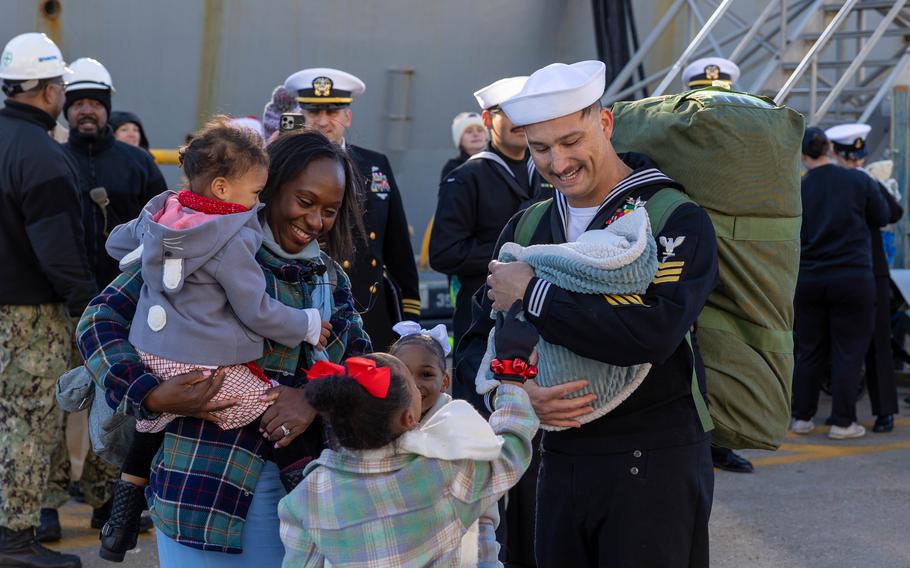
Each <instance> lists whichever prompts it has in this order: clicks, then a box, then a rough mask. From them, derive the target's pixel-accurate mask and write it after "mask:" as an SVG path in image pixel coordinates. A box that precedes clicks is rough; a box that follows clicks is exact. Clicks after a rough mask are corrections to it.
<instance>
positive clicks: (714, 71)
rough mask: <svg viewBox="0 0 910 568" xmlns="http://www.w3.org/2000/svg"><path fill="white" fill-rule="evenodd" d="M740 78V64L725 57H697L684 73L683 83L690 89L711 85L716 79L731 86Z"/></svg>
mask: <svg viewBox="0 0 910 568" xmlns="http://www.w3.org/2000/svg"><path fill="white" fill-rule="evenodd" d="M738 80H739V66H738V65H737V64H736V63H733V62H732V61H730V60H729V59H724V58H723V57H702V58H701V59H696V60H695V61H693V62H692V63H690V64H689V65H687V66H686V68H685V69H684V70H683V73H682V82H683V85H685V86H686V87H688V88H690V89H697V88H699V87H710V86H711V85H713V84H714V82H715V81H720V82H722V83H726V86H727V87H728V88H729V87H731V86H733V83H735V82H736V81H738Z"/></svg>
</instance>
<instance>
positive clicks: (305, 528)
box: [278, 302, 539, 568]
mask: <svg viewBox="0 0 910 568" xmlns="http://www.w3.org/2000/svg"><path fill="white" fill-rule="evenodd" d="M519 310H520V302H516V304H515V306H513V308H512V309H511V310H510V311H509V313H508V314H507V315H506V316H503V314H501V313H500V314H499V317H498V320H497V324H496V328H497V334H496V349H497V356H498V357H499V359H498V361H503V362H506V363H507V364H506V365H505V366H504V368H506V369H509V370H510V372H514V369H526V368H527V367H528V365H527V363H528V361H529V360H530V357H531V353H532V351H533V350H534V346H535V345H536V344H537V340H538V336H537V331H536V330H535V329H534V327H533V326H532V325H531V324H529V323H527V322H523V321H520V320H518V319H517V318H516V314H517V313H518V311H519ZM307 376H308V379H309V383H308V384H307V386H306V390H305V394H306V397H307V400H308V401H309V403H310V404H311V405H312V406H313V408H315V409H316V410H317V411H318V412H319V413H320V415H321V416H322V418H323V420H324V422H325V423H326V425H327V430H328V431H329V432H330V435H331V438H332V440H331V441H332V443H333V448H332V449H326V450H324V451H323V453H322V455H321V456H320V457H319V459H317V460H315V461H313V462H311V463H310V464H309V465H308V466H307V467H306V469H305V470H304V472H303V480H302V481H301V482H300V484H299V485H298V486H297V488H296V489H295V490H294V491H293V492H292V493H290V494H289V495H288V496H287V497H285V498H284V499H282V500H281V502H280V503H279V506H278V516H279V518H280V519H281V540H282V542H284V545H285V557H284V566H286V567H292V566H293V567H295V568H296V567H317V566H318V567H322V566H369V565H377V566H429V565H433V566H458V565H459V560H460V559H459V554H460V544H461V539H462V536H464V534H465V533H466V532H467V530H468V528H469V527H470V526H471V525H472V524H473V523H474V522H475V521H476V520H477V519H478V518H479V517H480V516H481V515H482V514H483V513H484V512H485V511H486V510H487V509H488V508H489V507H490V506H491V505H492V506H495V504H496V502H497V501H498V500H499V499H500V498H501V497H502V496H503V495H504V494H505V493H506V492H507V491H508V490H509V488H510V487H512V486H513V485H514V484H515V483H516V482H517V481H518V480H519V479H520V478H521V475H522V474H523V473H524V471H525V470H526V469H527V467H528V465H529V464H530V461H531V438H532V437H533V436H534V434H535V433H536V432H537V427H538V425H539V422H538V419H537V416H536V415H535V414H534V411H533V409H532V408H531V404H530V401H529V399H528V395H527V394H526V393H525V391H524V389H523V388H522V384H523V382H524V380H525V379H526V378H527V376H529V375H528V374H527V373H525V374H524V375H511V374H510V375H499V376H498V377H499V378H500V380H501V381H502V385H501V386H500V387H499V389H498V390H497V394H496V399H495V406H496V411H495V412H494V413H493V415H492V416H491V417H490V421H489V422H487V421H485V420H484V419H483V418H482V417H481V416H480V415H479V414H478V413H477V412H476V411H475V410H474V409H473V408H472V407H471V406H470V405H469V404H468V403H467V402H465V401H462V400H456V401H452V402H451V403H449V404H446V405H445V406H443V407H442V408H440V409H439V410H438V411H437V412H436V413H435V414H433V415H432V417H430V418H429V419H428V420H427V421H425V422H424V423H423V424H420V418H421V414H422V412H421V393H420V390H419V389H418V386H417V383H416V382H415V379H414V377H413V375H412V374H411V373H410V372H409V370H408V368H407V367H406V366H405V365H404V363H402V362H401V361H400V360H399V359H397V358H396V357H394V356H392V355H388V354H381V353H380V354H373V355H370V356H366V357H354V358H350V359H348V360H347V361H345V365H344V366H341V365H334V364H331V363H327V362H321V363H317V364H316V365H314V366H313V367H312V369H311V370H310V372H309V373H308V374H307Z"/></svg>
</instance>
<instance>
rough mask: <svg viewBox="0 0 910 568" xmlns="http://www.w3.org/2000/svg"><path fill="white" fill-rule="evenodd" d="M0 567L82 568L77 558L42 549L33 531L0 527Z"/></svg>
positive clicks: (31, 528) (30, 528)
mask: <svg viewBox="0 0 910 568" xmlns="http://www.w3.org/2000/svg"><path fill="white" fill-rule="evenodd" d="M0 566H3V568H82V562H81V561H80V560H79V557H78V556H75V555H72V554H61V553H60V552H56V551H54V550H50V549H48V548H44V547H43V546H41V543H39V542H38V539H37V538H35V529H34V528H33V527H29V528H27V529H22V530H13V529H9V528H7V527H0Z"/></svg>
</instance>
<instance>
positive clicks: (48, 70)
mask: <svg viewBox="0 0 910 568" xmlns="http://www.w3.org/2000/svg"><path fill="white" fill-rule="evenodd" d="M68 73H69V69H67V67H66V63H65V62H64V61H63V54H62V53H60V49H59V48H58V47H57V45H56V44H55V43H54V42H53V41H51V39H50V38H49V37H47V36H46V35H44V34H42V33H36V32H32V33H27V34H21V35H17V36H16V37H14V38H13V39H11V40H9V43H7V44H6V47H4V48H3V53H2V54H0V79H6V80H10V81H29V80H37V79H50V78H52V77H61V76H63V75H66V74H68Z"/></svg>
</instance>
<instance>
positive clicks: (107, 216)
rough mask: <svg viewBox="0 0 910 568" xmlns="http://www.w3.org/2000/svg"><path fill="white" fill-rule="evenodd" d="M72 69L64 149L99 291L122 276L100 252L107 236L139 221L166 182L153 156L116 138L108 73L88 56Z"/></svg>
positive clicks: (162, 189)
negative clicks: (73, 174)
mask: <svg viewBox="0 0 910 568" xmlns="http://www.w3.org/2000/svg"><path fill="white" fill-rule="evenodd" d="M71 68H72V70H73V73H74V75H73V76H72V77H70V79H69V81H68V84H67V88H66V103H65V104H64V106H63V114H64V116H65V117H66V119H67V121H68V122H69V127H70V133H69V140H68V141H67V143H66V144H65V145H64V147H65V148H66V150H67V152H68V153H69V155H70V157H71V158H72V159H73V161H74V162H75V164H76V167H77V169H78V172H79V192H80V194H81V197H82V223H83V226H84V229H85V248H86V253H87V255H88V259H89V264H90V265H91V267H92V271H93V272H94V274H95V280H96V281H97V283H98V289H99V290H100V289H103V288H104V287H105V286H107V285H108V284H109V283H110V282H111V281H112V280H113V279H114V278H116V277H117V275H118V274H120V267H119V266H118V265H117V261H115V260H114V259H113V258H111V257H110V256H109V255H108V254H107V252H106V251H105V249H104V243H105V241H107V236H108V233H109V232H110V230H111V229H113V228H114V227H116V226H117V225H119V224H121V223H126V222H128V221H130V220H132V219H135V218H136V217H138V216H139V213H140V212H141V211H142V208H143V207H144V206H145V204H146V203H148V202H149V200H151V198H153V197H155V196H156V195H158V194H159V193H162V192H164V191H166V190H167V184H166V183H165V181H164V176H162V175H161V170H159V169H158V166H157V165H155V160H154V159H153V158H152V157H151V155H149V154H148V153H147V152H145V151H144V150H142V149H141V148H137V147H135V146H131V145H129V144H126V143H124V142H119V141H117V140H115V139H114V133H113V129H112V128H111V126H110V125H109V124H108V116H110V111H111V94H112V93H113V90H114V89H113V85H112V81H111V76H110V74H109V73H108V71H107V69H105V68H104V66H103V65H102V64H101V63H99V62H98V61H95V60H94V59H88V58H83V59H79V60H76V61H74V62H73V64H72V66H71Z"/></svg>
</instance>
